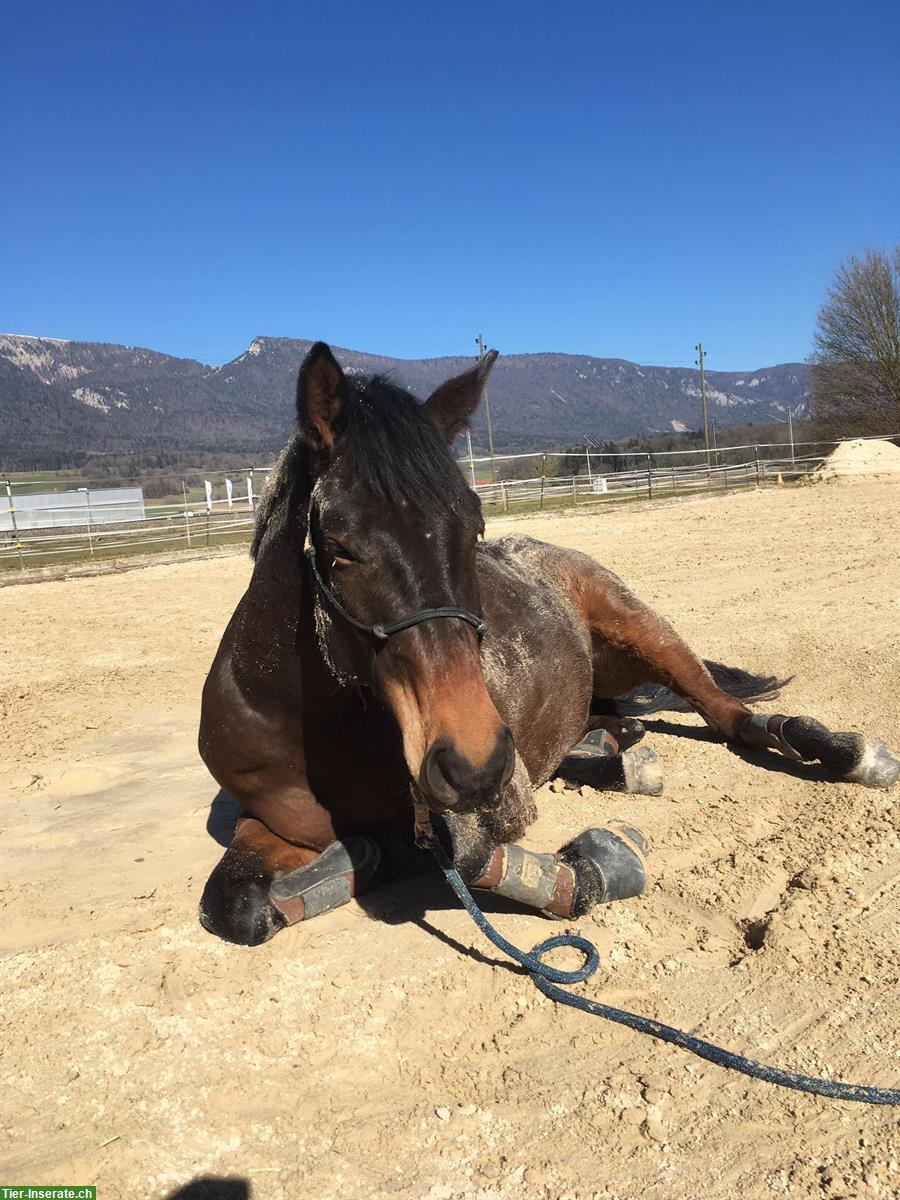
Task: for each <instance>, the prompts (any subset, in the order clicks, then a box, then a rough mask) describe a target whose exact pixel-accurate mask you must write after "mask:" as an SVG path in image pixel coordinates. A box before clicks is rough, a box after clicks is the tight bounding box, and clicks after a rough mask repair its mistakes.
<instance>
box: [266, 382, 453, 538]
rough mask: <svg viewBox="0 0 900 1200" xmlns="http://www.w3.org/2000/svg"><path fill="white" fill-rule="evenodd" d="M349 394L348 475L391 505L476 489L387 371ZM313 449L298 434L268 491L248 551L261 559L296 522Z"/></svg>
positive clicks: (343, 425)
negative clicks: (273, 539) (271, 540)
mask: <svg viewBox="0 0 900 1200" xmlns="http://www.w3.org/2000/svg"><path fill="white" fill-rule="evenodd" d="M349 382H350V399H349V401H348V403H347V404H346V406H345V408H344V411H343V413H342V414H341V418H340V428H339V430H338V438H337V450H336V457H339V458H340V460H341V463H342V464H343V467H344V469H345V470H346V472H347V475H348V477H349V478H351V479H353V480H354V481H358V482H359V483H361V484H362V485H363V486H364V487H365V488H366V489H368V490H370V491H373V492H375V493H376V494H377V495H379V496H383V497H384V498H385V499H387V500H390V501H392V502H394V503H398V502H401V501H406V502H407V503H409V504H411V505H414V506H415V507H416V508H417V509H421V508H423V507H425V506H426V505H432V506H435V507H437V508H438V509H441V510H445V509H447V508H450V509H456V508H458V507H459V505H460V504H462V503H465V500H466V498H467V497H468V496H469V495H470V494H471V493H470V492H469V489H468V487H467V486H466V482H465V480H464V479H463V476H462V472H461V471H460V470H459V469H458V467H457V466H456V464H455V463H454V461H453V459H452V457H451V456H450V453H449V451H448V449H447V443H446V442H445V440H444V437H443V434H442V433H441V431H440V430H439V429H438V427H437V425H436V424H435V423H434V421H432V419H431V417H430V416H429V415H428V413H427V412H426V411H425V406H424V405H423V404H421V403H420V402H419V401H418V400H416V398H415V397H414V396H411V395H410V394H409V392H405V391H403V390H402V388H398V387H396V386H395V385H394V384H392V383H390V382H389V381H388V380H387V379H386V378H385V377H384V376H383V375H375V376H373V377H372V378H371V379H353V380H350V381H349ZM312 457H313V452H312V450H311V449H310V447H309V445H308V443H307V442H306V440H305V439H304V437H303V436H302V434H300V433H296V434H294V436H293V437H292V438H291V440H290V441H289V442H288V444H287V445H286V446H285V448H284V450H283V451H282V452H281V455H280V456H279V458H278V462H277V463H276V465H275V467H274V469H273V471H272V474H271V475H270V476H269V479H268V482H267V483H266V486H265V488H264V490H263V494H262V497H261V499H260V503H259V508H258V510H257V517H256V531H255V534H254V537H253V544H252V546H251V548H250V553H251V554H252V555H253V556H254V557H256V555H257V554H258V552H259V549H260V546H261V544H262V541H263V538H264V537H266V535H271V536H275V535H276V534H277V533H280V532H286V531H288V530H289V529H291V528H296V529H297V531H298V533H299V531H300V523H299V522H296V521H292V520H291V518H292V517H293V516H294V514H295V512H296V506H297V505H298V504H304V505H305V504H306V503H307V501H308V500H309V493H310V488H311V485H312V475H311V462H312Z"/></svg>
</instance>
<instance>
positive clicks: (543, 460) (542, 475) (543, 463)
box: [540, 454, 547, 512]
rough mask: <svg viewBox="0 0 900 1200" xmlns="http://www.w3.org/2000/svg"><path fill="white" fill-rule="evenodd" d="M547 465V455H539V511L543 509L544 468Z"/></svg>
mask: <svg viewBox="0 0 900 1200" xmlns="http://www.w3.org/2000/svg"><path fill="white" fill-rule="evenodd" d="M546 465H547V455H546V454H542V455H541V506H540V508H541V512H543V511H544V468H545V467H546Z"/></svg>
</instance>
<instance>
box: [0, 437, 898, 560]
mask: <svg viewBox="0 0 900 1200" xmlns="http://www.w3.org/2000/svg"><path fill="white" fill-rule="evenodd" d="M885 440H893V441H898V440H900V435H887V436H886V438H885ZM837 444H838V443H836V442H831V443H824V442H816V443H800V442H796V443H794V444H793V445H792V446H791V447H788V446H787V445H785V444H783V443H778V444H773V443H769V444H763V443H760V444H759V445H753V446H750V445H747V446H729V447H722V448H720V450H719V451H710V453H709V454H708V455H707V452H706V450H705V449H704V450H687V451H676V450H669V451H661V452H658V453H654V454H638V453H635V452H630V453H629V452H628V451H625V450H623V451H620V452H616V453H615V454H611V453H602V452H600V451H597V450H594V449H585V450H583V451H581V452H579V453H578V454H576V453H575V452H573V451H568V450H563V451H552V452H550V451H548V452H545V453H541V452H538V453H535V454H519V455H498V456H495V457H494V458H493V459H489V458H477V459H475V458H473V459H469V458H464V459H460V460H459V464H458V465H459V467H460V470H462V471H463V472H464V474H465V475H466V477H467V478H468V479H470V481H471V482H472V484H473V486H474V489H475V491H476V492H477V493H478V495H479V496H480V497H481V500H482V503H483V504H484V505H485V508H486V511H487V512H488V513H489V514H491V513H493V514H496V513H498V512H516V511H521V512H525V511H533V510H541V509H544V508H559V507H561V506H572V505H588V504H591V505H595V506H600V505H609V504H619V503H623V502H628V501H639V500H660V499H666V498H677V497H680V496H689V495H691V494H695V493H701V492H716V491H718V492H724V491H731V490H734V489H737V488H745V487H765V486H767V485H770V484H777V483H792V482H796V481H798V480H800V479H802V478H803V477H805V476H806V475H808V474H809V473H810V472H812V471H814V470H815V469H816V467H818V466H819V465H820V463H821V462H822V461H823V457H824V456H823V455H822V454H821V453H816V454H812V453H803V451H804V450H809V448H810V447H815V448H816V449H817V450H818V449H821V448H822V447H825V446H828V447H831V446H835V445H837ZM726 459H728V460H731V461H723V460H726ZM623 460H624V461H627V462H628V463H629V469H627V470H613V469H612V467H613V466H615V465H619V464H621V463H622V462H623ZM635 460H637V463H638V465H635ZM561 462H564V463H565V464H566V465H567V466H568V467H569V468H570V469H571V467H572V466H577V470H576V471H574V472H572V473H568V474H560V473H559V466H560V463H561ZM523 464H526V466H525V467H524V471H525V473H526V474H527V477H526V478H522V479H519V478H511V477H505V476H510V475H512V474H515V473H516V472H517V471H519V472H521V471H523ZM271 469H272V468H271V467H262V468H260V467H253V468H248V469H247V471H246V472H244V473H241V474H240V476H236V477H235V478H234V479H233V480H232V479H231V477H230V476H231V474H233V473H230V474H228V477H227V478H226V474H227V473H225V472H221V471H219V472H202V473H200V474H198V475H197V476H196V477H192V479H191V481H190V482H188V481H184V482H182V484H181V498H180V501H179V500H177V499H170V500H162V501H159V502H158V503H154V502H152V501H151V502H148V501H145V500H144V499H143V496H142V494H141V489H140V488H133V489H129V490H130V491H132V492H134V493H137V494H140V495H141V501H140V506H139V507H140V513H139V511H138V504H137V500H135V501H134V505H135V507H134V509H133V516H132V517H128V516H125V515H121V514H122V513H124V511H125V510H124V509H122V508H119V509H118V510H117V511H118V513H119V514H120V515H118V516H116V517H115V518H113V519H109V518H110V515H111V513H112V511H113V509H112V508H107V507H105V506H104V504H102V503H99V502H97V503H95V500H94V497H95V496H96V497H102V496H104V495H109V496H120V495H121V494H122V493H121V492H120V489H115V488H110V489H91V490H90V491H89V492H88V493H87V495H89V496H90V497H91V503H90V506H88V504H87V502H86V501H85V502H84V503H83V505H82V504H79V505H78V507H77V510H76V509H75V506H74V505H73V506H71V508H70V510H69V515H70V516H74V518H75V520H77V522H78V523H77V524H75V523H74V522H70V521H68V520H66V521H62V522H55V523H54V527H41V522H40V520H36V521H34V522H33V523H31V524H27V523H26V522H25V521H20V520H19V516H20V514H24V513H25V512H26V511H30V512H31V513H35V512H37V507H36V506H33V505H32V506H31V508H30V509H29V503H30V501H33V500H34V499H35V497H33V496H29V495H28V494H27V492H26V491H25V489H26V488H27V487H28V486H29V485H28V481H27V480H10V481H4V480H0V489H5V493H6V496H5V502H4V503H3V504H2V506H0V518H2V517H3V516H5V517H6V523H3V524H0V572H2V571H3V570H8V569H16V568H21V569H22V570H26V569H27V568H28V567H30V566H44V565H48V564H49V565H52V564H54V563H65V562H66V561H71V560H77V559H83V558H97V557H111V558H118V557H124V556H128V555H132V554H140V553H144V552H147V553H153V552H157V551H165V550H177V549H181V548H187V547H191V548H204V547H207V546H209V547H213V546H217V545H222V544H225V543H228V542H237V541H247V540H249V538H250V536H251V534H252V530H253V526H254V521H255V507H256V503H257V500H258V497H259V494H260V493H261V491H262V488H263V486H264V483H265V479H266V478H267V477H268V474H269V472H270V471H271ZM550 469H552V470H553V471H554V472H555V473H552V474H551V473H549V471H550ZM532 472H533V473H532ZM479 475H481V476H483V477H482V478H479ZM84 494H85V493H83V492H80V491H79V492H72V491H68V492H65V493H61V494H60V493H57V494H56V496H55V499H56V501H57V509H59V508H60V505H59V500H60V498H64V500H65V503H64V504H63V505H62V508H63V509H66V508H68V507H69V503H70V500H71V498H72V497H73V496H74V495H84ZM14 523H15V524H14ZM60 526H62V527H61V528H60Z"/></svg>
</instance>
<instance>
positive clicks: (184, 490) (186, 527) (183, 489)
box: [181, 479, 191, 545]
mask: <svg viewBox="0 0 900 1200" xmlns="http://www.w3.org/2000/svg"><path fill="white" fill-rule="evenodd" d="M181 494H182V496H184V531H185V533H186V535H187V544H188V545H190V544H191V522H190V520H189V518H188V506H187V487H186V486H185V482H184V480H183V479H182V481H181Z"/></svg>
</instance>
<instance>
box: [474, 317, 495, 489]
mask: <svg viewBox="0 0 900 1200" xmlns="http://www.w3.org/2000/svg"><path fill="white" fill-rule="evenodd" d="M475 345H476V346H477V347H478V361H479V362H481V360H482V359H483V358H484V338H483V337H482V336H481V334H480V333H479V335H478V337H477V338H476V339H475ZM484 415H485V416H486V417H487V435H488V453H489V454H490V456H491V479H492V480H493V481H494V483H496V482H497V468H496V466H495V465H494V426H493V423H492V422H491V398H490V396H489V395H488V390H487V386H485V389H484Z"/></svg>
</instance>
